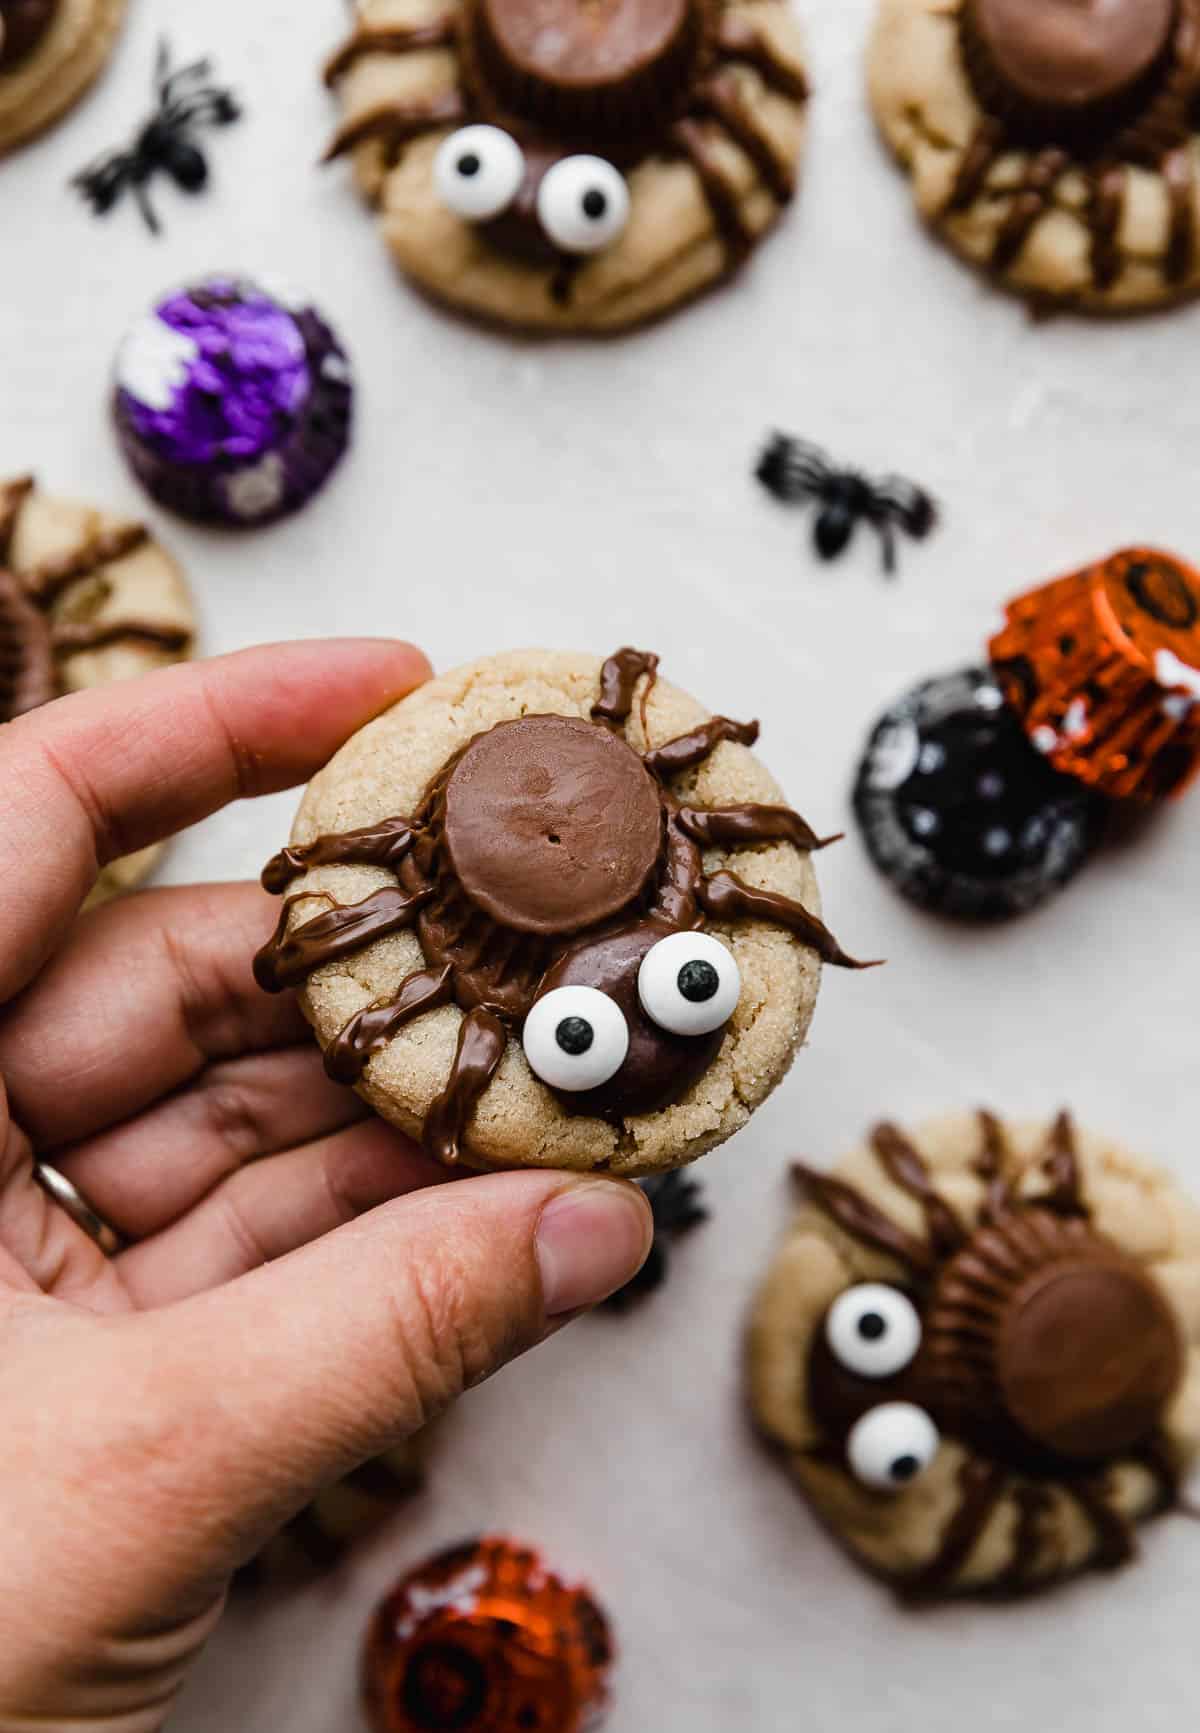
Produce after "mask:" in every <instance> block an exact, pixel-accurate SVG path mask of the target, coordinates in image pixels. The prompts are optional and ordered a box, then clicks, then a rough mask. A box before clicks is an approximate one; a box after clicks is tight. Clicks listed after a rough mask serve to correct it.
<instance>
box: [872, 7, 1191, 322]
mask: <svg viewBox="0 0 1200 1733" xmlns="http://www.w3.org/2000/svg"><path fill="white" fill-rule="evenodd" d="M869 70H870V88H871V98H872V102H873V105H874V109H875V113H876V116H877V119H878V121H879V124H880V126H881V128H882V130H883V134H884V136H885V138H886V139H887V141H888V143H889V144H890V145H891V147H892V149H893V150H894V151H895V153H896V155H897V156H898V157H899V159H900V161H901V163H902V164H903V165H904V167H905V168H906V169H907V171H908V173H909V175H910V177H911V180H912V185H913V193H914V197H915V199H916V202H917V207H918V209H919V210H920V212H921V214H922V216H923V217H925V218H926V220H927V221H928V222H929V223H931V224H932V225H933V227H934V228H935V229H937V230H938V232H939V233H941V234H942V235H944V236H945V238H946V239H947V240H948V241H949V242H950V244H951V245H952V246H953V247H954V248H955V249H956V250H957V251H958V252H960V253H962V254H963V255H964V256H965V257H966V258H968V259H970V260H972V261H973V262H974V263H976V264H978V265H980V266H982V267H983V268H984V270H986V271H987V272H989V274H991V275H992V276H994V277H996V278H997V279H999V280H1000V281H1002V282H1004V283H1005V284H1007V285H1008V286H1009V287H1011V288H1014V289H1016V290H1018V291H1020V292H1021V293H1023V294H1025V295H1028V296H1030V297H1032V298H1034V299H1035V300H1038V301H1044V302H1045V301H1048V302H1067V303H1074V304H1076V305H1078V306H1081V307H1086V308H1089V309H1093V310H1100V311H1119V310H1122V309H1135V308H1139V307H1151V306H1156V305H1159V304H1161V303H1163V302H1168V301H1173V300H1177V299H1179V298H1181V297H1182V296H1184V295H1187V294H1191V293H1193V292H1194V291H1195V289H1196V288H1197V285H1198V284H1200V244H1198V233H1200V175H1198V172H1197V170H1198V165H1200V156H1198V149H1200V136H1198V127H1197V99H1198V97H1200V0H951V3H950V4H946V0H881V6H880V11H879V18H878V23H877V25H876V29H875V34H874V39H873V42H872V46H871V50H870V69H869Z"/></svg>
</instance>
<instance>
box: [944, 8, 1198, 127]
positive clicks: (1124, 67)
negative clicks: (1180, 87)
mask: <svg viewBox="0 0 1200 1733" xmlns="http://www.w3.org/2000/svg"><path fill="white" fill-rule="evenodd" d="M1179 6H1180V0H965V4H964V5H963V8H962V12H961V15H960V16H961V27H962V46H963V58H964V61H965V63H966V67H967V71H968V73H969V75H970V78H971V81H972V83H973V84H974V87H975V90H976V93H977V94H978V96H979V100H980V102H981V104H982V106H983V108H984V109H985V110H986V111H987V112H988V113H989V114H993V115H996V116H997V117H999V118H1001V119H1003V120H1004V121H1006V122H1007V123H1009V124H1010V125H1011V127H1012V128H1013V130H1014V131H1015V132H1017V133H1019V134H1020V135H1021V136H1024V137H1028V138H1031V139H1032V138H1037V139H1045V140H1051V139H1053V140H1055V141H1057V142H1058V143H1065V142H1068V141H1080V142H1085V141H1093V142H1094V141H1096V140H1098V139H1101V138H1103V137H1104V136H1105V135H1106V134H1109V133H1111V131H1112V130H1113V128H1114V126H1119V125H1120V124H1121V123H1122V121H1123V119H1124V118H1125V117H1127V116H1128V115H1129V114H1130V113H1132V112H1136V111H1137V110H1138V109H1139V108H1140V107H1143V106H1144V105H1145V102H1146V99H1147V96H1148V94H1149V93H1150V91H1151V90H1152V88H1153V86H1154V84H1155V83H1156V81H1157V80H1158V79H1159V78H1161V76H1162V75H1163V73H1164V72H1165V70H1166V67H1167V64H1168V62H1169V59H1170V56H1171V51H1172V42H1173V37H1174V32H1175V28H1176V24H1177V22H1178V16H1179Z"/></svg>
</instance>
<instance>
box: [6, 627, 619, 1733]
mask: <svg viewBox="0 0 1200 1733" xmlns="http://www.w3.org/2000/svg"><path fill="white" fill-rule="evenodd" d="M427 672H428V669H427V665H426V663H425V661H424V659H423V658H422V657H421V656H420V654H419V653H418V652H417V651H415V650H413V649H411V648H409V647H408V646H406V645H400V644H385V643H375V642H349V643H332V644H293V645H285V646H281V647H276V648H273V649H260V650H251V651H246V652H244V653H243V654H240V655H236V656H229V657H225V658H222V659H221V660H218V661H214V662H210V663H199V664H194V665H192V666H190V667H180V668H173V669H169V670H166V671H165V672H163V673H161V674H154V675H151V676H149V677H148V678H146V679H143V680H139V681H136V682H133V683H131V684H129V685H124V686H118V687H112V688H109V689H108V690H105V691H97V692H91V693H86V694H80V695H78V696H76V697H70V698H64V699H60V700H58V701H57V702H56V703H54V704H51V705H48V706H47V707H46V708H44V709H42V710H39V711H36V712H34V713H33V714H31V715H29V716H26V717H23V718H21V719H20V720H19V721H17V722H13V723H10V724H9V725H7V726H6V727H5V728H4V730H3V733H2V735H0V1006H3V1007H4V1009H3V1010H2V1011H0V1078H3V1084H2V1085H0V1413H3V1415H4V1430H5V1448H4V1459H3V1468H2V1469H0V1536H2V1537H3V1538H2V1541H0V1730H2V1733H17V1730H18V1729H20V1730H22V1733H24V1730H26V1729H31V1728H33V1727H35V1726H36V1727H38V1728H40V1729H60V1730H63V1733H65V1730H66V1729H68V1728H70V1729H71V1730H72V1733H75V1730H77V1729H79V1730H82V1729H87V1728H89V1727H92V1726H95V1727H96V1728H97V1729H99V1728H103V1729H104V1733H151V1730H153V1729H157V1728H158V1727H160V1726H161V1725H162V1723H163V1721H164V1719H165V1717H166V1715H167V1712H168V1710H169V1708H170V1705H171V1702H172V1700H173V1698H174V1696H175V1693H176V1692H177V1691H178V1689H179V1686H180V1684H181V1682H182V1679H183V1675H184V1672H185V1670H186V1667H187V1664H188V1662H189V1661H190V1660H191V1659H192V1658H193V1657H194V1656H195V1654H196V1652H197V1650H198V1649H199V1647H200V1645H201V1644H202V1643H203V1641H204V1639H205V1637H206V1636H207V1635H208V1634H209V1632H210V1631H211V1630H212V1628H213V1626H214V1624H215V1623H216V1620H217V1618H218V1617H219V1615H220V1611H221V1607H222V1603H223V1596H224V1593H225V1590H226V1587H227V1585H228V1581H229V1577H230V1575H231V1573H232V1572H233V1571H234V1570H235V1569H236V1567H237V1566H238V1565H239V1564H241V1563H242V1562H243V1561H245V1560H246V1559H248V1558H249V1557H251V1556H252V1555H253V1553H254V1552H255V1551H256V1550H257V1549H258V1547H259V1546H260V1545H261V1544H262V1542H263V1541H264V1540H265V1539H266V1538H267V1537H268V1536H269V1535H270V1534H271V1533H272V1532H273V1531H274V1530H275V1528H277V1527H278V1525H279V1524H280V1523H282V1522H283V1521H285V1520H286V1519H287V1518H288V1517H289V1516H290V1515H292V1514H293V1513H294V1512H295V1511H296V1510H298V1509H299V1508H300V1507H301V1505H303V1504H304V1503H305V1502H306V1501H307V1499H308V1498H309V1497H310V1496H311V1495H312V1493H313V1492H314V1491H315V1490H316V1489H317V1488H318V1487H319V1486H320V1485H322V1484H324V1483H326V1482H328V1481H330V1480H332V1479H334V1478H336V1477H337V1476H338V1475H340V1474H342V1473H344V1472H346V1471H347V1470H349V1469H350V1468H352V1467H353V1466H355V1465H356V1464H357V1463H359V1462H361V1461H363V1460H365V1459H366V1458H367V1457H369V1456H371V1455H374V1454H376V1453H378V1452H380V1451H381V1450H384V1449H387V1448H388V1447H390V1446H392V1445H394V1444H395V1443H397V1442H398V1441H399V1440H400V1439H401V1438H402V1437H404V1436H405V1435H407V1434H408V1433H410V1432H413V1431H415V1430H417V1429H418V1428H419V1427H420V1426H421V1425H422V1424H423V1423H424V1422H425V1421H427V1420H428V1419H429V1417H430V1415H431V1414H433V1413H434V1412H435V1411H436V1410H437V1409H439V1408H441V1407H442V1406H443V1405H444V1404H445V1403H446V1402H448V1401H449V1400H450V1399H451V1398H452V1397H454V1396H455V1395H457V1394H458V1393H459V1392H460V1391H461V1390H462V1389H463V1388H464V1387H466V1386H467V1385H470V1384H474V1383H476V1382H477V1381H478V1380H480V1379H482V1378H484V1377H486V1376H487V1374H488V1373H490V1372H491V1371H493V1370H494V1369H495V1368H496V1367H497V1366H498V1365H500V1364H501V1362H503V1361H504V1360H507V1359H509V1358H511V1357H512V1356H513V1355H514V1354H517V1353H520V1352H521V1351H522V1350H523V1349H525V1348H528V1347H530V1346H532V1345H533V1344H534V1343H536V1342H538V1341H540V1340H542V1339H543V1338H544V1337H545V1336H546V1335H548V1334H549V1333H550V1332H551V1331H552V1330H553V1329H554V1328H555V1327H556V1325H557V1323H560V1322H562V1321H563V1320H564V1319H565V1318H566V1317H567V1316H568V1315H569V1314H571V1313H572V1312H574V1311H576V1310H577V1309H578V1308H580V1307H584V1306H587V1305H590V1304H592V1303H594V1302H595V1301H597V1300H599V1299H601V1298H603V1297H604V1296H605V1295H606V1294H608V1293H610V1292H611V1291H612V1290H613V1289H615V1288H617V1287H619V1286H620V1285H621V1284H622V1283H623V1282H625V1281H626V1280H627V1279H628V1278H629V1277H630V1276H631V1275H633V1274H634V1272H635V1271H636V1269H637V1268H638V1266H639V1265H640V1263H641V1262H642V1259H643V1258H644V1256H645V1254H646V1251H647V1249H648V1245H649V1238H650V1227H649V1218H648V1211H647V1209H646V1206H645V1202H644V1200H643V1199H642V1197H641V1194H640V1193H639V1192H638V1191H637V1190H636V1188H634V1187H632V1186H627V1185H623V1184H620V1183H618V1182H616V1181H612V1180H588V1179H579V1178H571V1177H569V1176H568V1175H566V1174H561V1173H535V1172H526V1173H511V1174H496V1175H492V1176H488V1177H486V1178H475V1179H466V1180H463V1181H461V1182H456V1183H453V1184H445V1183H438V1182H439V1181H444V1179H445V1177H446V1176H445V1174H444V1172H443V1171H442V1170H440V1169H434V1168H433V1167H432V1166H431V1164H430V1163H429V1162H428V1161H427V1160H426V1159H425V1157H424V1156H423V1155H422V1154H421V1152H420V1151H419V1150H418V1149H417V1148H416V1147H415V1146H414V1145H413V1144H411V1143H410V1142H408V1141H406V1140H405V1139H404V1138H402V1137H401V1136H399V1134H397V1133H396V1132H394V1131H392V1130H390V1129H389V1128H388V1127H387V1126H385V1125H384V1124H383V1122H382V1121H380V1120H377V1119H374V1118H370V1117H368V1116H367V1115H366V1113H365V1110H364V1108H363V1106H362V1104H361V1103H360V1102H359V1100H358V1098H357V1097H356V1096H355V1095H354V1094H353V1093H352V1092H351V1091H349V1090H346V1089H341V1088H339V1087H337V1086H336V1085H334V1084H332V1083H330V1082H329V1081H328V1080H327V1079H326V1077H325V1075H324V1072H323V1070H322V1066H321V1056H320V1054H319V1053H318V1051H317V1049H316V1046H315V1044H314V1043H313V1041H312V1038H311V1036H310V1035H309V1034H308V1032H307V1030H306V1027H305V1025H304V1023H303V1020H302V1018H301V1016H300V1013H299V1011H298V1009H297V1008H296V1006H295V1005H294V1004H293V1003H290V1002H288V1001H287V1000H284V1001H280V1000H278V999H272V998H267V997H266V996H265V995H263V994H261V993H259V992H258V991H257V989H256V988H255V986H254V984H253V980H252V977H251V973H250V960H251V958H252V956H253V954H254V951H255V949H256V948H257V946H258V945H259V944H260V943H261V942H262V941H263V939H264V938H265V937H266V936H267V934H268V933H269V931H270V929H271V927H272V926H273V924H274V919H275V909H274V906H273V905H272V903H271V901H270V899H269V898H268V897H267V896H266V895H265V894H264V893H263V892H261V891H260V890H259V889H258V888H257V887H256V886H254V885H245V884H231V885H204V886H196V887H194V888H190V889H186V890H159V891H151V892H146V893H143V894H142V895H140V896H136V897H132V898H129V899H128V900H126V901H124V902H121V903H117V904H114V905H112V906H110V907H108V908H105V909H101V910H99V911H97V912H96V913H93V914H89V915H87V916H85V917H84V918H83V919H81V920H78V921H77V920H76V915H77V912H78V909H79V906H80V904H81V903H82V901H83V899H84V897H85V896H86V894H87V892H88V890H89V888H90V886H91V884H92V882H93V880H94V878H95V875H96V872H97V870H98V868H99V867H100V866H101V865H103V864H104V863H105V862H106V861H108V860H111V859H112V858H114V857H115V856H117V855H119V854H124V853H127V852H130V851H132V850H134V849H138V848H142V847H144V846H145V845H147V844H148V843H151V842H154V841H157V840H158V839H159V838H162V837H165V836H167V835H169V834H170V833H171V832H173V831H175V830H178V829H179V828H180V827H181V826H184V825H187V824H191V823H193V822H195V821H196V820H198V819H200V818H203V817H204V816H205V815H206V814H207V813H210V812H213V811H214V810H216V809H217V808H218V807H220V806H223V805H224V804H225V803H226V802H227V801H230V800H235V799H237V798H239V797H242V796H248V795H249V796H252V795H256V794H262V793H266V792H268V791H270V790H275V789H280V788H285V787H288V786H289V785H291V784H294V783H297V782H300V781H303V780H304V779H305V778H306V777H308V776H309V775H310V774H311V773H312V772H313V771H315V770H316V769H317V768H318V767H319V766H320V765H321V764H323V763H324V762H325V760H326V759H327V758H328V757H329V756H330V755H331V753H332V752H333V751H334V750H335V749H336V748H337V747H338V746H339V745H340V743H341V742H342V740H344V739H345V738H346V737H347V736H348V735H349V734H350V733H352V732H353V731H354V730H355V729H356V728H358V727H360V726H361V725H362V724H363V723H364V722H366V721H367V720H368V719H369V718H370V717H371V716H372V715H373V714H376V713H377V712H378V711H380V710H382V709H383V708H384V707H385V706H387V705H388V704H391V703H393V702H394V701H395V700H396V699H398V698H400V697H402V696H403V694H404V693H405V692H406V691H408V690H409V689H410V688H411V687H412V686H414V685H416V684H417V683H419V682H420V681H421V680H422V679H423V678H425V676H426V674H427ZM5 1086H6V1087H5ZM36 1159H44V1160H46V1161H49V1162H52V1163H53V1165H54V1166H55V1167H57V1168H58V1169H59V1170H60V1171H61V1172H62V1173H64V1174H65V1175H66V1176H67V1177H68V1178H69V1179H70V1180H71V1182H72V1183H73V1184H74V1185H75V1186H76V1187H77V1189H78V1191H79V1192H80V1193H81V1195H82V1196H83V1197H84V1198H86V1199H87V1200H88V1202H89V1203H91V1204H92V1205H93V1206H94V1208H95V1209H96V1211H97V1212H98V1213H99V1214H100V1216H102V1217H103V1218H104V1219H105V1220H106V1221H107V1222H109V1223H111V1225H112V1226H113V1227H114V1228H115V1229H116V1230H117V1231H118V1232H119V1233H120V1234H121V1235H122V1236H123V1237H124V1239H125V1241H126V1242H127V1244H126V1247H125V1249H123V1250H121V1251H119V1252H118V1253H117V1255H115V1256H113V1257H111V1258H110V1257H106V1256H105V1255H104V1254H103V1253H102V1252H101V1251H100V1249H99V1247H98V1246H97V1245H96V1244H95V1243H94V1241H93V1240H92V1239H90V1238H89V1237H88V1236H87V1234H86V1233H84V1232H83V1231H82V1229H80V1228H79V1227H78V1226H76V1225H75V1223H74V1221H73V1220H72V1219H71V1217H70V1216H69V1215H68V1214H67V1213H66V1212H65V1211H64V1210H63V1209H62V1208H61V1207H60V1206H59V1205H58V1204H56V1203H54V1202H52V1201H51V1199H50V1198H49V1197H48V1196H47V1194H46V1193H45V1191H43V1189H42V1188H41V1186H40V1185H39V1184H38V1182H37V1181H36V1180H35V1178H34V1162H35V1160H36Z"/></svg>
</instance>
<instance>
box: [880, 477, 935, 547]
mask: <svg viewBox="0 0 1200 1733" xmlns="http://www.w3.org/2000/svg"><path fill="white" fill-rule="evenodd" d="M878 493H879V497H880V499H883V500H886V501H887V503H888V505H889V507H890V508H891V510H892V511H893V512H894V514H895V516H896V517H897V518H898V519H899V522H900V524H901V526H902V527H903V529H904V531H905V533H906V534H908V535H910V536H912V538H913V540H914V541H922V540H924V538H925V537H926V536H927V535H928V534H929V532H930V530H932V529H933V528H934V527H935V526H936V524H937V521H938V509H937V502H936V501H935V500H934V498H933V496H932V495H931V494H928V493H926V491H925V489H924V488H923V487H918V486H917V485H916V483H915V482H911V481H906V480H905V479H904V477H903V476H902V475H887V476H884V478H883V480H882V481H881V482H880V484H879V489H878Z"/></svg>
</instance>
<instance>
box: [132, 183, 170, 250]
mask: <svg viewBox="0 0 1200 1733" xmlns="http://www.w3.org/2000/svg"><path fill="white" fill-rule="evenodd" d="M130 182H131V185H132V187H133V196H134V198H135V199H136V200H137V207H138V210H139V211H141V213H142V221H143V222H144V223H145V225H146V227H147V228H148V229H149V231H150V233H151V234H152V235H161V234H162V224H161V223H160V222H159V220H158V217H157V216H156V215H155V211H154V206H153V205H152V204H151V203H150V194H149V193H148V192H147V190H146V182H145V180H144V178H142V177H140V176H136V175H131V176H130Z"/></svg>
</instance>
